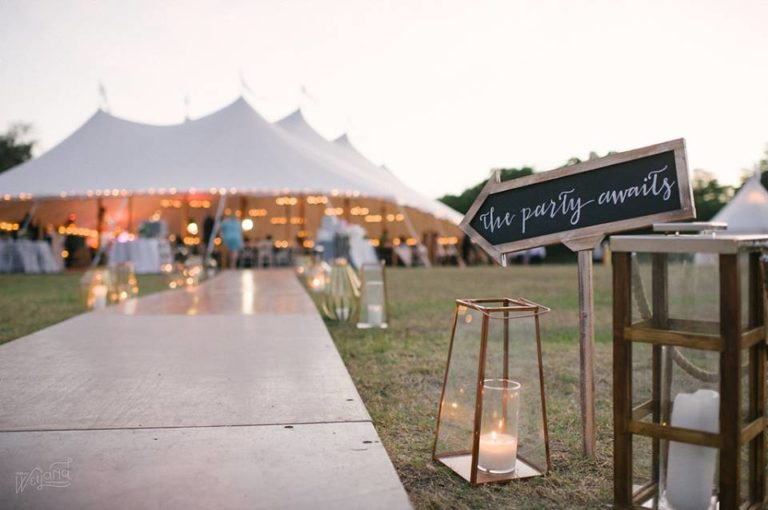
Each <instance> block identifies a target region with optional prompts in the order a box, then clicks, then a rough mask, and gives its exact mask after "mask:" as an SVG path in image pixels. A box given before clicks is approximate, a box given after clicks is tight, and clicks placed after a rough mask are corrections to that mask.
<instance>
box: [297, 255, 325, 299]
mask: <svg viewBox="0 0 768 510" xmlns="http://www.w3.org/2000/svg"><path fill="white" fill-rule="evenodd" d="M330 274H331V266H330V265H328V263H327V262H325V261H323V260H320V259H319V258H318V259H317V260H315V261H314V262H313V263H312V265H310V266H309V269H308V270H306V271H305V273H304V276H306V281H307V287H308V288H309V290H310V291H312V292H314V293H320V292H324V291H325V287H326V286H327V285H328V281H329V277H330Z"/></svg>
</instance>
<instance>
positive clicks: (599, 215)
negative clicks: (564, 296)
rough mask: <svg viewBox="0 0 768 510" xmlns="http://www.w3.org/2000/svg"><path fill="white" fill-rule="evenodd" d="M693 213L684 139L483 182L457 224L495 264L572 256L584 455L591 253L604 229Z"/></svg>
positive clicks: (588, 425)
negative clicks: (540, 253)
mask: <svg viewBox="0 0 768 510" xmlns="http://www.w3.org/2000/svg"><path fill="white" fill-rule="evenodd" d="M695 217H696V211H695V208H694V204H693V192H692V190H691V186H690V182H689V179H688V168H687V165H686V156H685V141H684V140H682V139H679V140H672V141H669V142H664V143H660V144H657V145H652V146H650V147H644V148H642V149H636V150H632V151H628V152H622V153H619V154H613V155H610V156H607V157H604V158H600V159H594V160H591V161H586V162H584V163H580V164H578V165H573V166H569V167H563V168H558V169H557V170H552V171H549V172H544V173H539V174H533V175H529V176H526V177H521V178H519V179H513V180H511V181H507V182H500V179H499V174H498V173H497V174H496V175H495V178H493V179H490V180H489V181H488V183H487V184H486V186H485V187H484V188H483V190H482V191H481V192H480V195H479V196H478V197H477V199H476V200H475V202H474V203H473V204H472V207H470V209H469V211H468V212H467V215H466V216H465V217H464V220H463V221H462V222H461V225H460V227H461V228H462V230H464V232H466V233H467V235H469V236H470V237H471V238H472V240H474V241H475V242H476V243H477V244H479V245H480V246H481V247H482V248H483V249H484V250H485V251H486V252H488V254H489V255H491V256H492V257H493V258H494V259H496V260H497V261H498V262H499V263H501V264H502V265H506V254H508V253H511V252H515V251H520V250H527V249H530V248H534V247H537V246H544V245H548V244H556V243H560V242H561V243H563V244H565V245H566V246H568V248H570V249H571V250H573V251H575V252H577V253H578V257H579V348H580V349H579V350H580V357H581V364H580V370H581V416H582V438H583V449H584V454H585V455H586V456H588V457H592V456H593V455H594V449H595V418H594V417H595V398H594V366H593V357H594V356H593V352H594V321H593V315H594V304H593V290H592V289H593V286H592V252H593V249H594V248H595V247H596V246H597V245H599V244H600V243H601V242H602V240H603V238H604V236H605V235H606V234H611V233H616V232H622V231H626V230H633V229H638V228H644V227H649V226H651V225H652V224H653V223H657V222H664V221H673V220H684V219H690V218H695Z"/></svg>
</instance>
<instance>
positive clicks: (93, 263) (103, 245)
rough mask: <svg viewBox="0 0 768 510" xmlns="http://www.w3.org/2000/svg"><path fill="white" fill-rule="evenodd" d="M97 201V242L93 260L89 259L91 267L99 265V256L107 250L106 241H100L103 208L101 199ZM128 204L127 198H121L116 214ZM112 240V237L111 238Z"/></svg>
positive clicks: (118, 214)
mask: <svg viewBox="0 0 768 510" xmlns="http://www.w3.org/2000/svg"><path fill="white" fill-rule="evenodd" d="M98 203H99V229H98V231H99V244H98V247H97V251H96V256H95V257H93V260H92V261H91V267H96V266H98V265H99V262H101V258H102V257H103V256H104V252H105V251H107V243H102V242H101V227H102V226H103V224H104V208H103V207H102V202H101V199H99V200H98ZM127 205H128V198H123V200H122V201H121V202H120V207H118V208H117V214H116V216H120V213H122V212H123V211H124V210H125V207H126V206H127ZM112 242H114V239H113V240H112Z"/></svg>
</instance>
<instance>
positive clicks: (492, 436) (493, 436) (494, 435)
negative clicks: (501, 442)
mask: <svg viewBox="0 0 768 510" xmlns="http://www.w3.org/2000/svg"><path fill="white" fill-rule="evenodd" d="M491 440H493V441H496V431H491Z"/></svg>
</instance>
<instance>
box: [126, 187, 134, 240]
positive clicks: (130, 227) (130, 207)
mask: <svg viewBox="0 0 768 510" xmlns="http://www.w3.org/2000/svg"><path fill="white" fill-rule="evenodd" d="M126 230H128V232H130V233H133V195H130V196H129V197H128V228H127V229H126Z"/></svg>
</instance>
